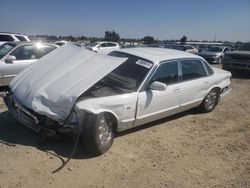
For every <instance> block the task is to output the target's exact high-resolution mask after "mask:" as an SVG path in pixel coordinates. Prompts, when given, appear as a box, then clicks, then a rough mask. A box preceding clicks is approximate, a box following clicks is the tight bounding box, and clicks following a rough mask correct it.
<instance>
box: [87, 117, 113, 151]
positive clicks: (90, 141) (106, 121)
mask: <svg viewBox="0 0 250 188" xmlns="http://www.w3.org/2000/svg"><path fill="white" fill-rule="evenodd" d="M82 133H83V134H82V138H83V143H84V145H85V146H86V149H87V150H88V151H90V152H91V153H92V154H95V155H101V154H103V153H105V152H106V151H108V150H109V148H110V147H111V146H112V144H113V139H114V119H113V117H112V116H111V115H110V114H108V113H101V114H98V115H88V116H87V117H86V118H85V121H84V124H83V130H82Z"/></svg>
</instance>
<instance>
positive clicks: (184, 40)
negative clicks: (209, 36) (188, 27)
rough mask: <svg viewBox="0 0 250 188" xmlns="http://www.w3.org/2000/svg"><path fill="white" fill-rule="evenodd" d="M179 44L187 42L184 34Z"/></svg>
mask: <svg viewBox="0 0 250 188" xmlns="http://www.w3.org/2000/svg"><path fill="white" fill-rule="evenodd" d="M180 42H181V44H186V42H187V37H186V36H185V35H184V36H183V37H182V38H181V39H180Z"/></svg>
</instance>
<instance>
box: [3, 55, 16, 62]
mask: <svg viewBox="0 0 250 188" xmlns="http://www.w3.org/2000/svg"><path fill="white" fill-rule="evenodd" d="M15 60H16V57H15V56H13V55H9V56H8V57H7V58H6V59H5V63H13V61H15Z"/></svg>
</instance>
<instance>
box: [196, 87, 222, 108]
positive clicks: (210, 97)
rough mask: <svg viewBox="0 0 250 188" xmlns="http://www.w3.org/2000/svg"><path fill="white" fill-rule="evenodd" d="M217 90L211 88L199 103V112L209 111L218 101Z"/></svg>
mask: <svg viewBox="0 0 250 188" xmlns="http://www.w3.org/2000/svg"><path fill="white" fill-rule="evenodd" d="M219 97H220V96H219V91H218V89H216V88H214V89H212V90H211V91H210V92H209V93H208V94H207V96H206V97H205V99H204V100H203V102H202V103H201V104H200V106H199V109H200V111H201V112H211V111H213V109H214V108H215V107H216V105H217V104H218V102H219Z"/></svg>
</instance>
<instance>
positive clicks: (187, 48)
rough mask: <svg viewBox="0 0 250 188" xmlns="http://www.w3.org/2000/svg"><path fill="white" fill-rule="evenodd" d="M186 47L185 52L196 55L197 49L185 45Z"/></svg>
mask: <svg viewBox="0 0 250 188" xmlns="http://www.w3.org/2000/svg"><path fill="white" fill-rule="evenodd" d="M185 47H186V52H189V53H192V54H198V49H197V48H195V47H194V46H192V45H185Z"/></svg>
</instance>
